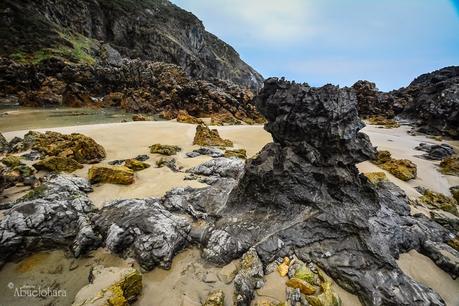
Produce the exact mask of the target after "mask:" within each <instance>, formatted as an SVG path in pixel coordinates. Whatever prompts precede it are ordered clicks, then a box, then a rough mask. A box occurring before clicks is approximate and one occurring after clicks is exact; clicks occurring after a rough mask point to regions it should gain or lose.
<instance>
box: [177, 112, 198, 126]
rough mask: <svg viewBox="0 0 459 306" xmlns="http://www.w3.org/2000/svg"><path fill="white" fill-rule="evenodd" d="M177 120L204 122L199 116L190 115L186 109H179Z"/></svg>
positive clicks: (191, 122) (193, 122)
mask: <svg viewBox="0 0 459 306" xmlns="http://www.w3.org/2000/svg"><path fill="white" fill-rule="evenodd" d="M177 122H182V123H190V124H204V121H202V120H201V119H199V118H196V117H194V116H191V115H190V114H188V112H187V111H186V110H180V111H179V112H178V114H177Z"/></svg>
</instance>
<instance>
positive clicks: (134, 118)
mask: <svg viewBox="0 0 459 306" xmlns="http://www.w3.org/2000/svg"><path fill="white" fill-rule="evenodd" d="M132 121H147V118H146V117H145V116H144V115H142V114H135V115H133V116H132Z"/></svg>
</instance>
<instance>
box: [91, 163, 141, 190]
mask: <svg viewBox="0 0 459 306" xmlns="http://www.w3.org/2000/svg"><path fill="white" fill-rule="evenodd" d="M88 179H89V181H90V182H91V184H96V183H111V184H121V185H129V184H132V183H134V171H132V170H131V169H129V168H127V167H124V166H92V167H91V168H90V169H89V171H88Z"/></svg>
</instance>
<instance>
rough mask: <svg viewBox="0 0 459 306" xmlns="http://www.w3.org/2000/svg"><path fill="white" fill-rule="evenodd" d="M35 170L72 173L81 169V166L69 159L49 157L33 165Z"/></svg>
mask: <svg viewBox="0 0 459 306" xmlns="http://www.w3.org/2000/svg"><path fill="white" fill-rule="evenodd" d="M33 167H34V168H35V169H37V170H45V171H53V172H74V171H75V170H78V169H82V168H83V165H82V164H80V163H79V162H77V161H76V160H74V159H73V158H69V157H60V156H50V157H46V158H45V159H43V160H40V161H38V162H37V163H35V164H33Z"/></svg>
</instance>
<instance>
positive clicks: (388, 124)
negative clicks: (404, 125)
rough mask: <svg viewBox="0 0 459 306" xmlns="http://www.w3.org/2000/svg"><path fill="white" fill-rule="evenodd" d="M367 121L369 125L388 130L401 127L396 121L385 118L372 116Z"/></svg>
mask: <svg viewBox="0 0 459 306" xmlns="http://www.w3.org/2000/svg"><path fill="white" fill-rule="evenodd" d="M367 121H368V124H371V125H380V126H383V127H385V128H388V129H392V128H398V127H400V123H398V122H397V121H396V120H395V119H389V118H386V117H384V116H370V117H368V118H367Z"/></svg>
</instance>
